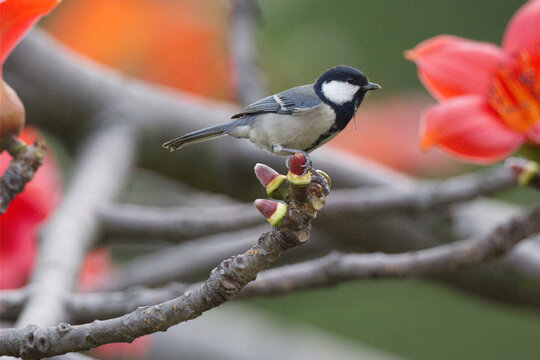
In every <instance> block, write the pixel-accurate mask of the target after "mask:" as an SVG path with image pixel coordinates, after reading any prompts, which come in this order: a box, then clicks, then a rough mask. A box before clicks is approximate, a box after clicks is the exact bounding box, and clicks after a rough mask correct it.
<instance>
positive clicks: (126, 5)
mask: <svg viewBox="0 0 540 360" xmlns="http://www.w3.org/2000/svg"><path fill="white" fill-rule="evenodd" d="M226 9H227V4H226V3H224V2H217V1H212V0H176V1H170V0H93V1H70V2H66V3H65V4H63V5H62V7H61V8H59V9H58V11H55V13H54V16H52V17H50V18H48V19H47V23H46V24H44V25H45V28H46V29H47V30H48V31H50V32H51V33H52V34H53V35H54V36H55V37H57V38H58V39H59V40H60V41H62V42H63V43H65V44H66V45H68V46H69V47H71V48H72V49H74V50H76V51H77V52H79V53H81V54H84V55H86V56H88V57H90V58H92V59H95V60H97V61H99V62H101V63H103V64H106V65H109V66H112V67H115V68H117V69H120V70H122V71H123V72H125V73H127V74H129V75H132V76H135V77H138V78H140V79H143V80H147V81H151V82H155V83H160V84H163V85H167V86H170V87H175V88H178V89H182V90H185V91H189V92H193V93H196V94H199V95H203V96H208V97H212V98H217V99H229V98H230V96H229V85H228V84H229V56H228V51H227V16H226V14H227V11H226Z"/></svg>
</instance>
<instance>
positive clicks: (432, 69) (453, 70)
mask: <svg viewBox="0 0 540 360" xmlns="http://www.w3.org/2000/svg"><path fill="white" fill-rule="evenodd" d="M405 56H406V57H407V58H408V59H410V60H412V61H414V62H415V63H416V65H417V66H418V76H419V77H420V80H421V81H422V83H423V84H424V86H425V87H426V88H427V89H428V90H429V91H430V92H431V94H432V95H433V96H435V97H436V98H437V99H439V100H442V99H448V98H451V97H454V96H459V95H468V94H486V93H487V91H488V89H489V86H490V83H491V75H492V74H493V72H494V71H495V70H496V69H497V66H498V64H500V63H501V62H504V61H505V59H506V55H505V53H504V52H503V51H502V50H501V49H500V48H499V47H497V46H495V45H493V44H490V43H485V42H478V41H473V40H467V39H462V38H459V37H456V36H450V35H441V36H437V37H434V38H431V39H428V40H426V41H423V42H422V43H420V44H418V45H417V46H416V47H415V48H414V49H412V50H409V51H408V52H406V53H405Z"/></svg>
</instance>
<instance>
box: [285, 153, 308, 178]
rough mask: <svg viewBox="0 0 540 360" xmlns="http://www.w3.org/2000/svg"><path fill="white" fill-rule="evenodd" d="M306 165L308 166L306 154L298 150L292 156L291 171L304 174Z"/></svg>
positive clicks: (295, 173) (298, 174) (299, 174)
mask: <svg viewBox="0 0 540 360" xmlns="http://www.w3.org/2000/svg"><path fill="white" fill-rule="evenodd" d="M306 166H307V159H306V157H305V156H304V154H302V153H300V152H297V153H296V154H294V155H293V156H292V158H291V164H290V168H289V171H290V172H291V173H292V174H293V175H297V176H302V175H304V170H305V169H306Z"/></svg>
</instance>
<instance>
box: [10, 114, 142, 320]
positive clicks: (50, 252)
mask: <svg viewBox="0 0 540 360" xmlns="http://www.w3.org/2000/svg"><path fill="white" fill-rule="evenodd" d="M134 145H135V142H134V134H133V132H132V129H131V128H130V127H128V126H126V124H124V123H119V122H117V123H116V124H115V125H113V126H103V127H102V128H101V129H100V130H99V131H98V132H97V133H96V134H94V136H92V137H91V138H90V139H89V141H88V142H87V144H86V146H85V147H84V149H83V150H82V153H81V156H80V158H79V161H78V162H77V164H78V166H77V168H76V170H75V173H74V177H73V180H72V182H71V184H70V187H69V189H68V191H67V193H66V195H65V197H64V199H63V201H62V203H61V205H60V207H59V208H58V210H57V211H56V213H55V214H54V216H53V218H52V220H51V221H50V222H49V223H48V225H47V227H46V228H45V230H44V232H43V234H42V239H41V246H40V248H39V256H38V262H37V265H36V267H35V268H34V271H33V276H32V280H31V282H30V285H29V289H31V293H30V298H29V300H28V301H27V303H26V306H25V308H24V310H23V312H22V314H21V316H20V317H19V319H18V321H17V324H16V325H17V326H24V325H27V324H30V323H32V324H40V325H52V324H57V323H59V322H61V321H63V320H64V319H65V318H66V315H67V314H66V312H65V309H64V307H63V299H64V298H65V297H66V296H67V295H68V294H69V293H70V291H71V290H72V288H73V286H74V284H75V281H76V279H77V275H78V271H79V267H80V265H81V263H82V260H83V257H84V254H85V252H86V250H87V249H88V248H89V247H90V245H91V243H92V241H93V240H94V235H95V232H96V231H97V225H98V222H97V216H96V215H97V209H98V208H99V206H101V205H102V204H103V203H104V202H107V201H109V200H111V199H113V198H114V197H115V196H116V195H117V193H118V192H119V191H120V189H121V188H122V185H123V184H124V181H125V179H126V177H127V175H128V172H129V168H130V166H131V164H132V162H133V158H134V153H135V146H134Z"/></svg>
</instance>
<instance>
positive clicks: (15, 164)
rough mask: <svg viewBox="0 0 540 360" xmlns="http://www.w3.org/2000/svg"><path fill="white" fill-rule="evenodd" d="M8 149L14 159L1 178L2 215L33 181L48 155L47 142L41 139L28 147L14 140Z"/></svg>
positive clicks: (0, 206) (0, 209)
mask: <svg viewBox="0 0 540 360" xmlns="http://www.w3.org/2000/svg"><path fill="white" fill-rule="evenodd" d="M7 148H8V151H9V152H10V153H11V154H12V155H13V156H14V158H13V159H12V160H11V162H10V164H9V167H8V168H7V169H6V171H5V172H4V174H3V175H2V177H1V178H0V189H2V191H0V213H1V214H4V213H5V212H6V210H7V208H8V206H9V204H10V203H11V201H12V200H13V199H14V198H15V196H17V195H18V194H19V193H21V192H22V191H23V190H24V187H25V186H26V184H27V183H28V182H29V181H30V180H32V178H33V177H34V174H35V173H36V171H37V170H38V168H39V167H40V166H41V165H42V164H43V160H44V159H45V154H46V153H47V146H46V145H45V142H44V141H42V140H39V139H38V140H36V142H35V143H34V144H33V145H31V146H26V144H24V142H22V141H21V140H18V139H17V140H15V139H13V140H12V141H10V143H9V144H8V145H7ZM14 148H17V149H18V150H15V149H14Z"/></svg>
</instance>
